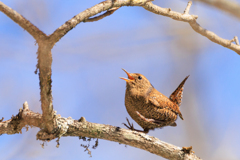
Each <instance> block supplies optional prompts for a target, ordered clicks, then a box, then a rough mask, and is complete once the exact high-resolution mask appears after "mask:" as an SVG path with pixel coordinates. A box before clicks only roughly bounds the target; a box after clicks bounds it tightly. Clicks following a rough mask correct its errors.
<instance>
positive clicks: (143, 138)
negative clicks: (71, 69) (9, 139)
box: [0, 102, 200, 160]
mask: <svg viewBox="0 0 240 160" xmlns="http://www.w3.org/2000/svg"><path fill="white" fill-rule="evenodd" d="M56 117H57V118H56V119H57V127H56V128H55V133H52V134H49V133H47V132H45V131H44V130H40V131H39V132H38V133H37V139H39V140H42V141H49V140H53V139H55V138H58V139H59V138H60V137H61V136H62V137H67V136H72V137H90V138H99V139H105V140H109V141H114V142H118V143H121V144H126V145H130V146H133V147H136V148H140V149H143V150H146V151H148V152H151V153H153V154H156V155H159V156H162V157H164V158H167V159H177V160H183V159H184V160H190V159H195V160H200V158H198V157H197V156H196V155H195V154H193V152H192V151H191V147H189V148H190V149H188V147H182V148H181V147H177V146H174V145H172V144H169V143H166V142H163V141H161V140H159V139H158V138H155V137H152V136H149V135H146V134H144V133H139V132H136V131H131V130H127V129H123V128H120V127H115V126H111V125H104V124H97V123H91V122H87V121H86V120H85V118H83V117H82V118H81V119H80V120H73V119H72V118H63V117H61V116H60V115H58V116H56ZM42 121H43V120H42V115H41V114H38V113H34V112H32V111H30V110H29V108H28V104H27V102H25V103H24V105H23V109H20V111H19V113H18V115H16V116H13V117H12V119H10V120H7V121H4V122H0V134H18V133H21V130H22V128H23V127H26V126H34V127H38V128H40V129H42V128H43V127H44V126H43V125H42ZM58 141H59V140H58Z"/></svg>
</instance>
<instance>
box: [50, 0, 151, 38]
mask: <svg viewBox="0 0 240 160" xmlns="http://www.w3.org/2000/svg"><path fill="white" fill-rule="evenodd" d="M148 1H149V0H106V1H103V2H101V3H99V4H97V5H95V6H93V7H91V8H88V9H86V10H85V11H83V12H81V13H79V14H77V15H76V16H74V17H73V18H72V19H70V20H68V21H67V22H65V23H64V24H63V25H62V26H60V27H59V28H58V29H57V30H55V31H54V32H53V33H52V34H51V35H50V39H51V41H53V42H55V43H56V42H58V41H59V40H60V39H61V38H62V37H63V36H64V35H65V34H67V32H69V31H70V30H71V29H72V28H74V27H76V25H78V24H79V23H80V22H83V21H86V20H87V19H88V18H89V17H92V16H94V15H96V14H98V13H101V12H103V11H106V10H108V9H111V8H115V7H121V6H142V5H143V4H145V3H146V2H148Z"/></svg>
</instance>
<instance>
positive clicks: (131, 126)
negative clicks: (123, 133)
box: [123, 118, 149, 133]
mask: <svg viewBox="0 0 240 160" xmlns="http://www.w3.org/2000/svg"><path fill="white" fill-rule="evenodd" d="M126 119H127V122H128V125H127V124H126V123H123V124H124V126H126V127H127V128H128V129H131V130H133V131H137V132H143V133H148V132H149V130H148V129H144V130H143V131H141V130H138V129H135V128H134V127H133V123H132V124H131V123H130V122H129V120H128V118H126Z"/></svg>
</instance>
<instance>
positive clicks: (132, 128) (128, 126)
mask: <svg viewBox="0 0 240 160" xmlns="http://www.w3.org/2000/svg"><path fill="white" fill-rule="evenodd" d="M126 119H127V122H128V125H127V124H126V123H123V124H124V126H126V127H127V128H128V129H131V130H135V129H134V127H133V123H132V125H131V123H130V122H129V120H128V118H126Z"/></svg>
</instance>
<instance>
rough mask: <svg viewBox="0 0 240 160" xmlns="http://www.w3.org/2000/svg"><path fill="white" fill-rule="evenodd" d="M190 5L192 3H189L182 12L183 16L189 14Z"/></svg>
mask: <svg viewBox="0 0 240 160" xmlns="http://www.w3.org/2000/svg"><path fill="white" fill-rule="evenodd" d="M191 5H192V1H189V2H188V4H187V7H186V9H185V10H184V14H189V10H190V7H191Z"/></svg>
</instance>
